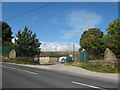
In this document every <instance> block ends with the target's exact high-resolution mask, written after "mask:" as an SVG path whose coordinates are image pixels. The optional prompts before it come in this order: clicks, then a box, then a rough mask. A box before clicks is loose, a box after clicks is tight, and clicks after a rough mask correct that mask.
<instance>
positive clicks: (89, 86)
mask: <svg viewBox="0 0 120 90" xmlns="http://www.w3.org/2000/svg"><path fill="white" fill-rule="evenodd" d="M72 83H74V84H79V85H83V86H87V87H91V88H97V89H101V90H105V89H103V88H100V87H96V86H92V85H88V84H84V83H80V82H75V81H72Z"/></svg>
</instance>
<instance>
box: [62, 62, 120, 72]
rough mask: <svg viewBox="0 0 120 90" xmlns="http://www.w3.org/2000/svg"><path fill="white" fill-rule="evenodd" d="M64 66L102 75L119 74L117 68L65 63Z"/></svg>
mask: <svg viewBox="0 0 120 90" xmlns="http://www.w3.org/2000/svg"><path fill="white" fill-rule="evenodd" d="M64 65H71V66H76V67H81V68H84V69H87V70H90V71H95V72H102V73H120V71H119V70H118V67H115V68H112V67H109V66H92V65H89V64H87V63H81V62H79V63H74V62H73V63H65V64H64Z"/></svg>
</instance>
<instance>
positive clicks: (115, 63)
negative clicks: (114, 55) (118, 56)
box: [88, 60, 120, 68]
mask: <svg viewBox="0 0 120 90" xmlns="http://www.w3.org/2000/svg"><path fill="white" fill-rule="evenodd" d="M119 61H120V60H111V61H106V60H91V61H89V62H88V63H89V64H90V65H92V66H98V65H99V66H110V67H112V68H114V67H118V62H119Z"/></svg>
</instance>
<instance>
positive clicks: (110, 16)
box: [2, 2, 118, 51]
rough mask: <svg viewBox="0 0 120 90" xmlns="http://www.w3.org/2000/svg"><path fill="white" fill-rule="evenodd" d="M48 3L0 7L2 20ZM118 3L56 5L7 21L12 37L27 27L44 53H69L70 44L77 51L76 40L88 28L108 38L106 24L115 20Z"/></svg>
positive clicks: (77, 43) (3, 4)
mask: <svg viewBox="0 0 120 90" xmlns="http://www.w3.org/2000/svg"><path fill="white" fill-rule="evenodd" d="M47 3H48V2H44V3H43V2H31V3H30V2H16V3H13V2H12V3H8V2H6V3H5V2H3V3H2V10H3V11H2V19H3V20H5V19H7V18H10V17H13V16H16V15H18V14H20V13H23V12H26V11H28V10H31V9H33V8H37V7H39V6H42V5H45V4H47ZM117 5H118V4H117V2H75V3H74V2H72V3H70V2H58V3H52V4H51V5H49V6H47V7H44V8H41V9H39V10H35V11H33V12H30V13H28V14H25V15H21V16H20V17H17V18H14V19H10V20H8V21H7V20H6V22H7V23H8V24H9V25H10V26H11V28H12V31H13V36H15V34H17V32H18V30H21V31H22V30H23V29H24V27H25V26H27V27H28V28H29V29H30V30H32V31H33V32H34V33H36V34H37V38H38V39H39V40H40V41H41V42H42V43H43V44H42V46H41V47H42V50H43V51H55V47H56V45H57V50H58V51H72V44H73V43H74V44H75V48H76V50H78V48H79V47H80V46H79V39H80V37H81V34H82V33H83V31H85V30H87V29H88V28H92V27H96V28H100V30H101V31H103V32H104V34H107V32H106V28H107V27H108V24H109V23H111V22H112V21H113V20H115V19H116V18H118V6H117Z"/></svg>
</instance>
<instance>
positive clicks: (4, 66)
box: [2, 65, 38, 74]
mask: <svg viewBox="0 0 120 90" xmlns="http://www.w3.org/2000/svg"><path fill="white" fill-rule="evenodd" d="M2 66H3V65H2ZM3 67H6V68H11V69H15V70H19V71H24V72H28V73H32V74H38V73H36V72H31V71H27V70H22V69H18V68H14V67H8V66H3Z"/></svg>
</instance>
